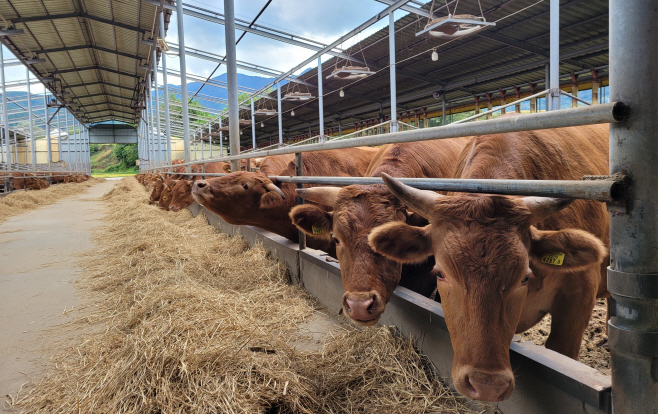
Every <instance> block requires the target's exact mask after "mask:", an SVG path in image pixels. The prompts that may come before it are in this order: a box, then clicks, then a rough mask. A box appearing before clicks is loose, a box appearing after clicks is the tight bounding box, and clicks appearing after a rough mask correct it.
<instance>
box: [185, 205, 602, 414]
mask: <svg viewBox="0 0 658 414" xmlns="http://www.w3.org/2000/svg"><path fill="white" fill-rule="evenodd" d="M189 210H190V211H191V212H192V214H193V215H194V216H197V215H198V214H200V213H201V212H203V213H204V215H205V217H206V218H207V220H208V223H209V224H211V225H213V226H215V227H218V228H220V230H221V231H223V232H225V233H228V234H231V235H236V234H241V235H242V236H243V237H244V238H245V239H246V240H247V241H248V242H249V243H250V244H254V243H257V242H261V243H262V244H263V245H264V246H265V247H267V248H269V249H270V250H271V251H272V252H273V255H274V256H275V257H277V258H279V259H280V260H281V261H282V262H284V263H286V264H287V265H288V267H289V268H290V270H291V280H292V282H293V283H296V284H302V285H303V286H304V288H305V289H306V290H307V291H309V292H310V293H311V294H312V295H314V296H315V297H316V298H317V299H318V300H319V301H320V302H321V303H322V304H323V305H324V306H326V307H327V308H329V309H331V310H333V311H335V312H338V311H339V310H340V304H341V299H342V294H343V286H342V281H341V276H340V266H339V264H338V263H335V262H327V260H326V257H327V254H326V253H324V252H322V251H319V250H314V249H310V248H307V249H305V250H302V251H300V250H299V246H298V245H297V244H296V243H292V242H291V241H289V240H287V239H285V238H283V237H281V236H279V235H276V234H273V233H271V232H268V231H265V230H262V229H259V228H256V227H251V226H238V225H232V224H229V223H227V222H226V221H224V220H223V219H222V218H221V217H219V216H218V215H216V214H215V213H213V212H211V211H209V210H207V209H206V208H204V207H202V206H200V205H198V204H194V205H192V206H190V207H189ZM380 323H381V324H386V325H395V326H397V327H398V329H400V331H401V332H402V333H403V334H404V335H408V336H412V337H413V338H414V339H416V341H417V344H418V346H419V347H420V348H421V349H422V350H423V353H424V354H425V355H427V357H428V358H429V359H430V360H431V361H432V363H433V364H434V366H435V367H436V370H437V372H438V373H439V375H440V376H442V377H444V378H446V379H447V380H448V381H450V372H451V367H452V358H453V351H452V346H451V344H450V337H449V335H448V332H447V327H446V324H445V319H444V314H443V308H442V307H441V304H440V303H437V302H434V301H432V300H430V299H428V298H425V297H423V296H420V295H418V294H416V293H415V292H412V291H410V290H408V289H405V288H403V287H398V288H397V289H396V290H395V292H394V295H393V297H392V298H391V301H390V302H389V304H388V305H387V308H386V312H385V313H384V315H383V316H382V319H381V321H380ZM510 359H511V362H512V369H513V370H514V373H515V377H516V387H515V390H514V393H512V396H511V397H510V399H508V400H507V401H504V402H502V403H499V404H497V407H498V408H499V409H500V410H502V411H503V412H504V413H506V414H516V413H528V412H532V413H555V412H565V413H567V412H568V413H588V414H591V413H611V412H612V411H611V404H610V398H611V378H610V377H609V376H606V375H603V374H601V373H600V372H599V371H597V370H596V369H593V368H590V367H588V366H586V365H584V364H582V363H580V362H577V361H574V360H572V359H570V358H567V357H565V356H563V355H560V354H558V353H556V352H553V351H550V350H548V349H546V348H544V347H542V346H537V345H535V344H534V343H532V342H519V341H518V337H515V340H514V341H513V342H512V344H511V345H510Z"/></svg>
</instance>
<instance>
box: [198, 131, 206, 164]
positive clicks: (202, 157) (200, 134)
mask: <svg viewBox="0 0 658 414" xmlns="http://www.w3.org/2000/svg"><path fill="white" fill-rule="evenodd" d="M199 141H201V159H204V158H205V157H206V156H205V154H204V152H203V130H201V129H200V130H199Z"/></svg>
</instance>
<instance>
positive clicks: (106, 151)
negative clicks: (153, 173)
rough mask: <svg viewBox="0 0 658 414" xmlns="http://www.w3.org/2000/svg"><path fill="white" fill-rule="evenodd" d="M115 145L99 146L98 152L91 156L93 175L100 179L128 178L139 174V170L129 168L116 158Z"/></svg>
mask: <svg viewBox="0 0 658 414" xmlns="http://www.w3.org/2000/svg"><path fill="white" fill-rule="evenodd" d="M113 149H114V145H112V144H105V145H98V150H97V151H94V152H93V153H92V154H91V175H92V177H98V178H112V177H128V176H131V175H135V174H137V173H138V172H139V168H138V167H136V166H133V167H132V168H130V167H127V166H125V165H123V164H122V163H121V161H120V160H119V159H118V158H117V157H115V156H114V153H113V152H112V150H113Z"/></svg>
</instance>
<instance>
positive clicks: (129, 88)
mask: <svg viewBox="0 0 658 414" xmlns="http://www.w3.org/2000/svg"><path fill="white" fill-rule="evenodd" d="M94 85H107V86H111V87H113V88H120V89H125V90H128V91H134V90H135V88H134V87H128V86H123V85H117V84H115V83H110V82H105V81H99V82H89V83H78V84H75V85H66V87H67V88H69V89H73V88H81V87H85V86H94ZM103 95H107V94H103ZM74 98H75V96H74ZM125 99H128V98H125Z"/></svg>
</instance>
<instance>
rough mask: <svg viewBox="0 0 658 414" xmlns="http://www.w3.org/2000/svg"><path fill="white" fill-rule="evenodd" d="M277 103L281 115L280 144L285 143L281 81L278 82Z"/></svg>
mask: <svg viewBox="0 0 658 414" xmlns="http://www.w3.org/2000/svg"><path fill="white" fill-rule="evenodd" d="M276 103H277V105H278V107H277V108H278V109H277V112H278V116H279V146H281V145H283V114H282V113H281V82H277V83H276Z"/></svg>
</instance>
